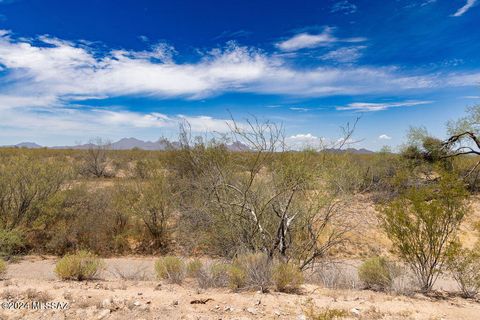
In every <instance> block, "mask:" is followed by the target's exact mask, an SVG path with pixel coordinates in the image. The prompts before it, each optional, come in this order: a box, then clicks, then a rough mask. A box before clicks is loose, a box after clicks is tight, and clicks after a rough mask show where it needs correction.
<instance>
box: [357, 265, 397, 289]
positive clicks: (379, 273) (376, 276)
mask: <svg viewBox="0 0 480 320" xmlns="http://www.w3.org/2000/svg"><path fill="white" fill-rule="evenodd" d="M358 277H359V279H360V281H362V282H363V284H364V285H365V287H367V288H369V289H374V290H380V291H385V290H387V289H389V288H390V287H391V285H392V281H393V278H394V276H393V274H392V264H391V263H390V262H389V261H388V260H387V259H386V258H384V257H373V258H370V259H368V260H366V261H364V262H363V263H362V265H361V266H360V267H359V268H358Z"/></svg>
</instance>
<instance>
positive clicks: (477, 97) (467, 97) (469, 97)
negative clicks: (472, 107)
mask: <svg viewBox="0 0 480 320" xmlns="http://www.w3.org/2000/svg"><path fill="white" fill-rule="evenodd" d="M463 98H464V99H480V96H464V97H463Z"/></svg>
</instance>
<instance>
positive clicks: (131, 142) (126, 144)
mask: <svg viewBox="0 0 480 320" xmlns="http://www.w3.org/2000/svg"><path fill="white" fill-rule="evenodd" d="M7 147H15V148H28V149H38V148H43V147H42V146H41V145H38V144H36V143H34V142H22V143H19V144H16V145H14V146H7ZM94 147H95V144H93V143H86V144H79V145H75V146H56V147H49V149H79V150H86V149H89V148H94ZM179 147H180V144H179V143H178V142H176V141H169V140H167V139H160V140H158V141H155V142H152V141H143V140H140V139H136V138H123V139H120V140H118V141H116V142H113V143H111V144H110V148H111V149H112V150H132V149H141V150H150V151H161V150H168V149H178V148H179ZM226 147H227V149H228V150H230V151H236V152H239V151H249V150H250V148H249V147H248V146H247V145H245V144H243V143H241V142H239V141H235V142H233V143H230V144H227V145H226ZM323 152H329V153H353V154H371V153H374V152H373V151H370V150H367V149H363V148H362V149H355V148H347V149H325V150H323Z"/></svg>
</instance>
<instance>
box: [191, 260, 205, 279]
mask: <svg viewBox="0 0 480 320" xmlns="http://www.w3.org/2000/svg"><path fill="white" fill-rule="evenodd" d="M202 268H203V263H202V261H200V260H198V259H193V260H190V261H189V262H188V264H187V276H189V277H191V278H196V277H197V276H198V273H199V272H200V271H201V270H202Z"/></svg>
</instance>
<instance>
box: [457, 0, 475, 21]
mask: <svg viewBox="0 0 480 320" xmlns="http://www.w3.org/2000/svg"><path fill="white" fill-rule="evenodd" d="M476 4H477V0H467V3H466V4H465V5H464V6H463V7H461V8H460V9H458V10H457V12H455V13H454V14H452V17H461V16H463V15H464V14H465V13H466V12H467V11H468V10H470V9H471V8H473V7H474V6H475V5H476Z"/></svg>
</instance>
